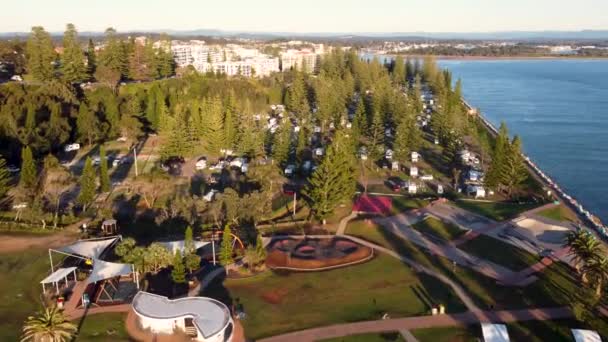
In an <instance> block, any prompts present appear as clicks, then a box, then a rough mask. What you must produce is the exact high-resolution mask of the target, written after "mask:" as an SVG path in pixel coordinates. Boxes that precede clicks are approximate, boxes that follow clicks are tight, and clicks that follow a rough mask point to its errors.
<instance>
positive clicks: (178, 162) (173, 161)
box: [160, 156, 185, 176]
mask: <svg viewBox="0 0 608 342" xmlns="http://www.w3.org/2000/svg"><path fill="white" fill-rule="evenodd" d="M184 163H185V160H184V158H182V157H178V156H174V157H169V158H167V159H166V160H165V161H163V162H162V163H161V164H160V167H161V168H162V169H163V170H165V171H166V172H168V173H169V174H170V175H173V176H179V175H180V174H181V173H182V165H183V164H184Z"/></svg>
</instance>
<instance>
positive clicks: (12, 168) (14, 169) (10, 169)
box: [6, 165, 21, 173]
mask: <svg viewBox="0 0 608 342" xmlns="http://www.w3.org/2000/svg"><path fill="white" fill-rule="evenodd" d="M6 169H7V170H8V172H10V173H17V172H19V171H20V170H21V169H20V168H19V167H17V166H15V165H9V166H7V167H6Z"/></svg>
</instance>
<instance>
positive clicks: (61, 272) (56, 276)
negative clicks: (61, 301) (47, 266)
mask: <svg viewBox="0 0 608 342" xmlns="http://www.w3.org/2000/svg"><path fill="white" fill-rule="evenodd" d="M70 273H74V279H76V267H66V268H58V269H57V271H55V272H53V273H51V274H49V275H48V276H47V277H46V278H44V279H43V280H42V281H41V282H40V284H42V292H45V291H46V288H45V287H44V284H49V283H52V284H55V288H56V289H57V293H59V282H60V281H61V280H65V282H66V284H67V282H68V275H70Z"/></svg>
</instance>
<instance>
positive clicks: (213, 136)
mask: <svg viewBox="0 0 608 342" xmlns="http://www.w3.org/2000/svg"><path fill="white" fill-rule="evenodd" d="M203 118H204V119H205V126H206V128H205V140H206V145H207V151H209V152H211V153H218V152H220V149H222V148H224V147H225V146H226V143H225V139H224V124H223V113H222V104H221V101H220V99H219V98H218V97H215V98H213V99H210V100H207V104H206V106H205V108H204V114H203Z"/></svg>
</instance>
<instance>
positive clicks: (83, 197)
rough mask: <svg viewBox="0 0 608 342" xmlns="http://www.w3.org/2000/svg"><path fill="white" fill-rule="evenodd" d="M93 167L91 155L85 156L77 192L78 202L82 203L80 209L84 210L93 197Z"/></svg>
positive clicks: (94, 186)
mask: <svg viewBox="0 0 608 342" xmlns="http://www.w3.org/2000/svg"><path fill="white" fill-rule="evenodd" d="M95 188H96V185H95V169H94V168H93V163H92V162H91V157H87V159H86V160H85V162H84V169H83V170H82V176H80V193H79V194H78V199H77V201H78V203H79V204H80V205H82V210H83V211H86V210H87V207H88V205H89V204H91V203H92V202H93V199H94V198H95Z"/></svg>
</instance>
